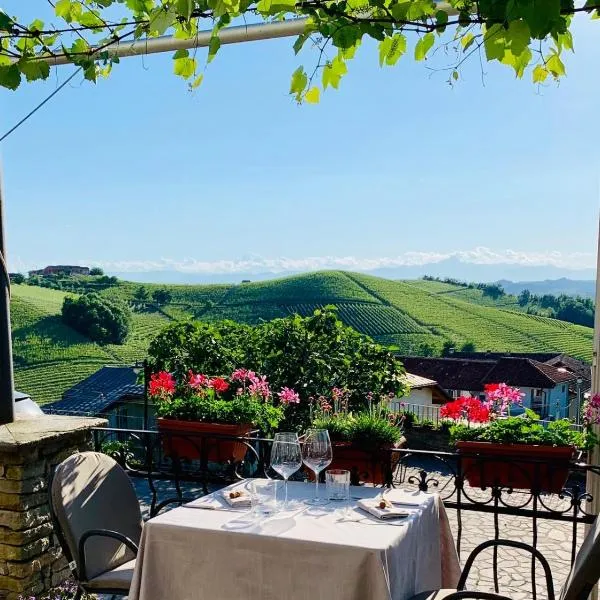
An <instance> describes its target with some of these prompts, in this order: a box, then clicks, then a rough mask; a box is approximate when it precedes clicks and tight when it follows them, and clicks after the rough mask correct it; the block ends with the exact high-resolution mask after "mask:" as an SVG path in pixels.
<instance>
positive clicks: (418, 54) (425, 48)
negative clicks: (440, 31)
mask: <svg viewBox="0 0 600 600" xmlns="http://www.w3.org/2000/svg"><path fill="white" fill-rule="evenodd" d="M434 42H435V37H434V35H433V33H431V32H429V33H426V34H425V35H424V36H423V37H422V38H420V39H419V41H418V42H417V45H416V46H415V60H423V59H424V58H425V57H426V56H427V53H428V52H429V50H431V47H432V46H433V44H434Z"/></svg>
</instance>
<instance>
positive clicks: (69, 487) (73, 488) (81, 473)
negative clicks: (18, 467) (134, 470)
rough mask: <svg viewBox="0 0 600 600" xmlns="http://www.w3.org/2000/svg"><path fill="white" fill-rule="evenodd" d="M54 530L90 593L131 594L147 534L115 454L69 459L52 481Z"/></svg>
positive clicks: (81, 589)
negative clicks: (138, 557) (143, 535)
mask: <svg viewBox="0 0 600 600" xmlns="http://www.w3.org/2000/svg"><path fill="white" fill-rule="evenodd" d="M49 488H50V510H51V513H52V519H53V522H54V529H55V532H56V535H57V537H58V540H59V542H60V545H61V547H62V550H63V553H64V554H65V556H66V558H67V560H68V561H69V567H70V569H71V572H72V573H73V576H74V578H75V580H76V581H77V584H78V592H77V595H76V596H75V600H80V598H81V595H82V594H83V593H84V592H87V593H103V594H112V595H113V596H126V595H127V593H128V591H129V588H130V586H131V580H132V578H133V569H134V567H135V557H136V555H137V552H138V545H139V542H140V536H141V533H142V515H141V512H140V505H139V502H138V499H137V496H136V494H135V490H134V488H133V485H132V484H131V481H130V480H129V477H128V476H127V474H126V473H125V471H124V470H123V469H122V468H121V467H120V466H119V465H118V464H117V463H116V462H115V461H114V460H113V459H112V458H110V457H109V456H107V455H106V454H101V453H99V452H82V453H80V454H74V455H73V456H70V457H69V458H67V459H66V460H64V461H63V462H62V463H61V464H60V465H58V467H57V468H56V470H55V471H54V474H53V477H52V480H51V482H50V486H49Z"/></svg>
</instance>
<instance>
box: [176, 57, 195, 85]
mask: <svg viewBox="0 0 600 600" xmlns="http://www.w3.org/2000/svg"><path fill="white" fill-rule="evenodd" d="M189 54H190V53H189V52H188V51H187V50H178V51H177V52H175V54H174V56H173V72H174V73H175V75H179V77H183V78H184V79H189V78H190V77H191V76H192V75H193V74H194V73H195V72H196V68H197V63H196V59H195V58H190V56H189Z"/></svg>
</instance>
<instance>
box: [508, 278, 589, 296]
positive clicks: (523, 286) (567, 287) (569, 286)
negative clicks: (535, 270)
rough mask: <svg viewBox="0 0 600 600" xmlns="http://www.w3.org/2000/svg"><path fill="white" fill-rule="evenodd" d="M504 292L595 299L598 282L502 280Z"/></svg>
mask: <svg viewBox="0 0 600 600" xmlns="http://www.w3.org/2000/svg"><path fill="white" fill-rule="evenodd" d="M498 283H500V284H501V285H502V287H503V288H504V290H505V291H506V292H507V293H509V294H520V293H521V292H522V291H523V290H529V291H530V292H531V293H532V294H537V295H538V296H539V295H542V294H554V295H555V296H558V295H560V294H567V295H569V296H584V297H587V298H594V296H595V295H596V282H595V281H592V280H581V279H567V278H566V277H561V278H560V279H546V280H544V281H506V280H503V279H502V280H500V281H499V282H498Z"/></svg>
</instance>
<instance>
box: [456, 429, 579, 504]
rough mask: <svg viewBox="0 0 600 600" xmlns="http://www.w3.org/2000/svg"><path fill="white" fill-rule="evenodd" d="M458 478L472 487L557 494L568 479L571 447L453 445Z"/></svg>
mask: <svg viewBox="0 0 600 600" xmlns="http://www.w3.org/2000/svg"><path fill="white" fill-rule="evenodd" d="M456 449H457V451H458V453H459V454H461V455H463V456H462V461H461V464H462V474H463V476H464V478H465V479H466V480H467V481H468V482H469V484H470V485H471V486H473V487H491V486H500V487H508V488H513V489H525V490H533V491H536V492H552V493H560V492H561V491H562V488H563V486H564V485H565V482H566V481H567V478H568V476H569V462H570V460H571V459H572V458H573V455H574V453H575V448H573V447H571V446H561V447H556V446H534V445H528V444H493V443H491V442H468V441H465V442H457V444H456Z"/></svg>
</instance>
